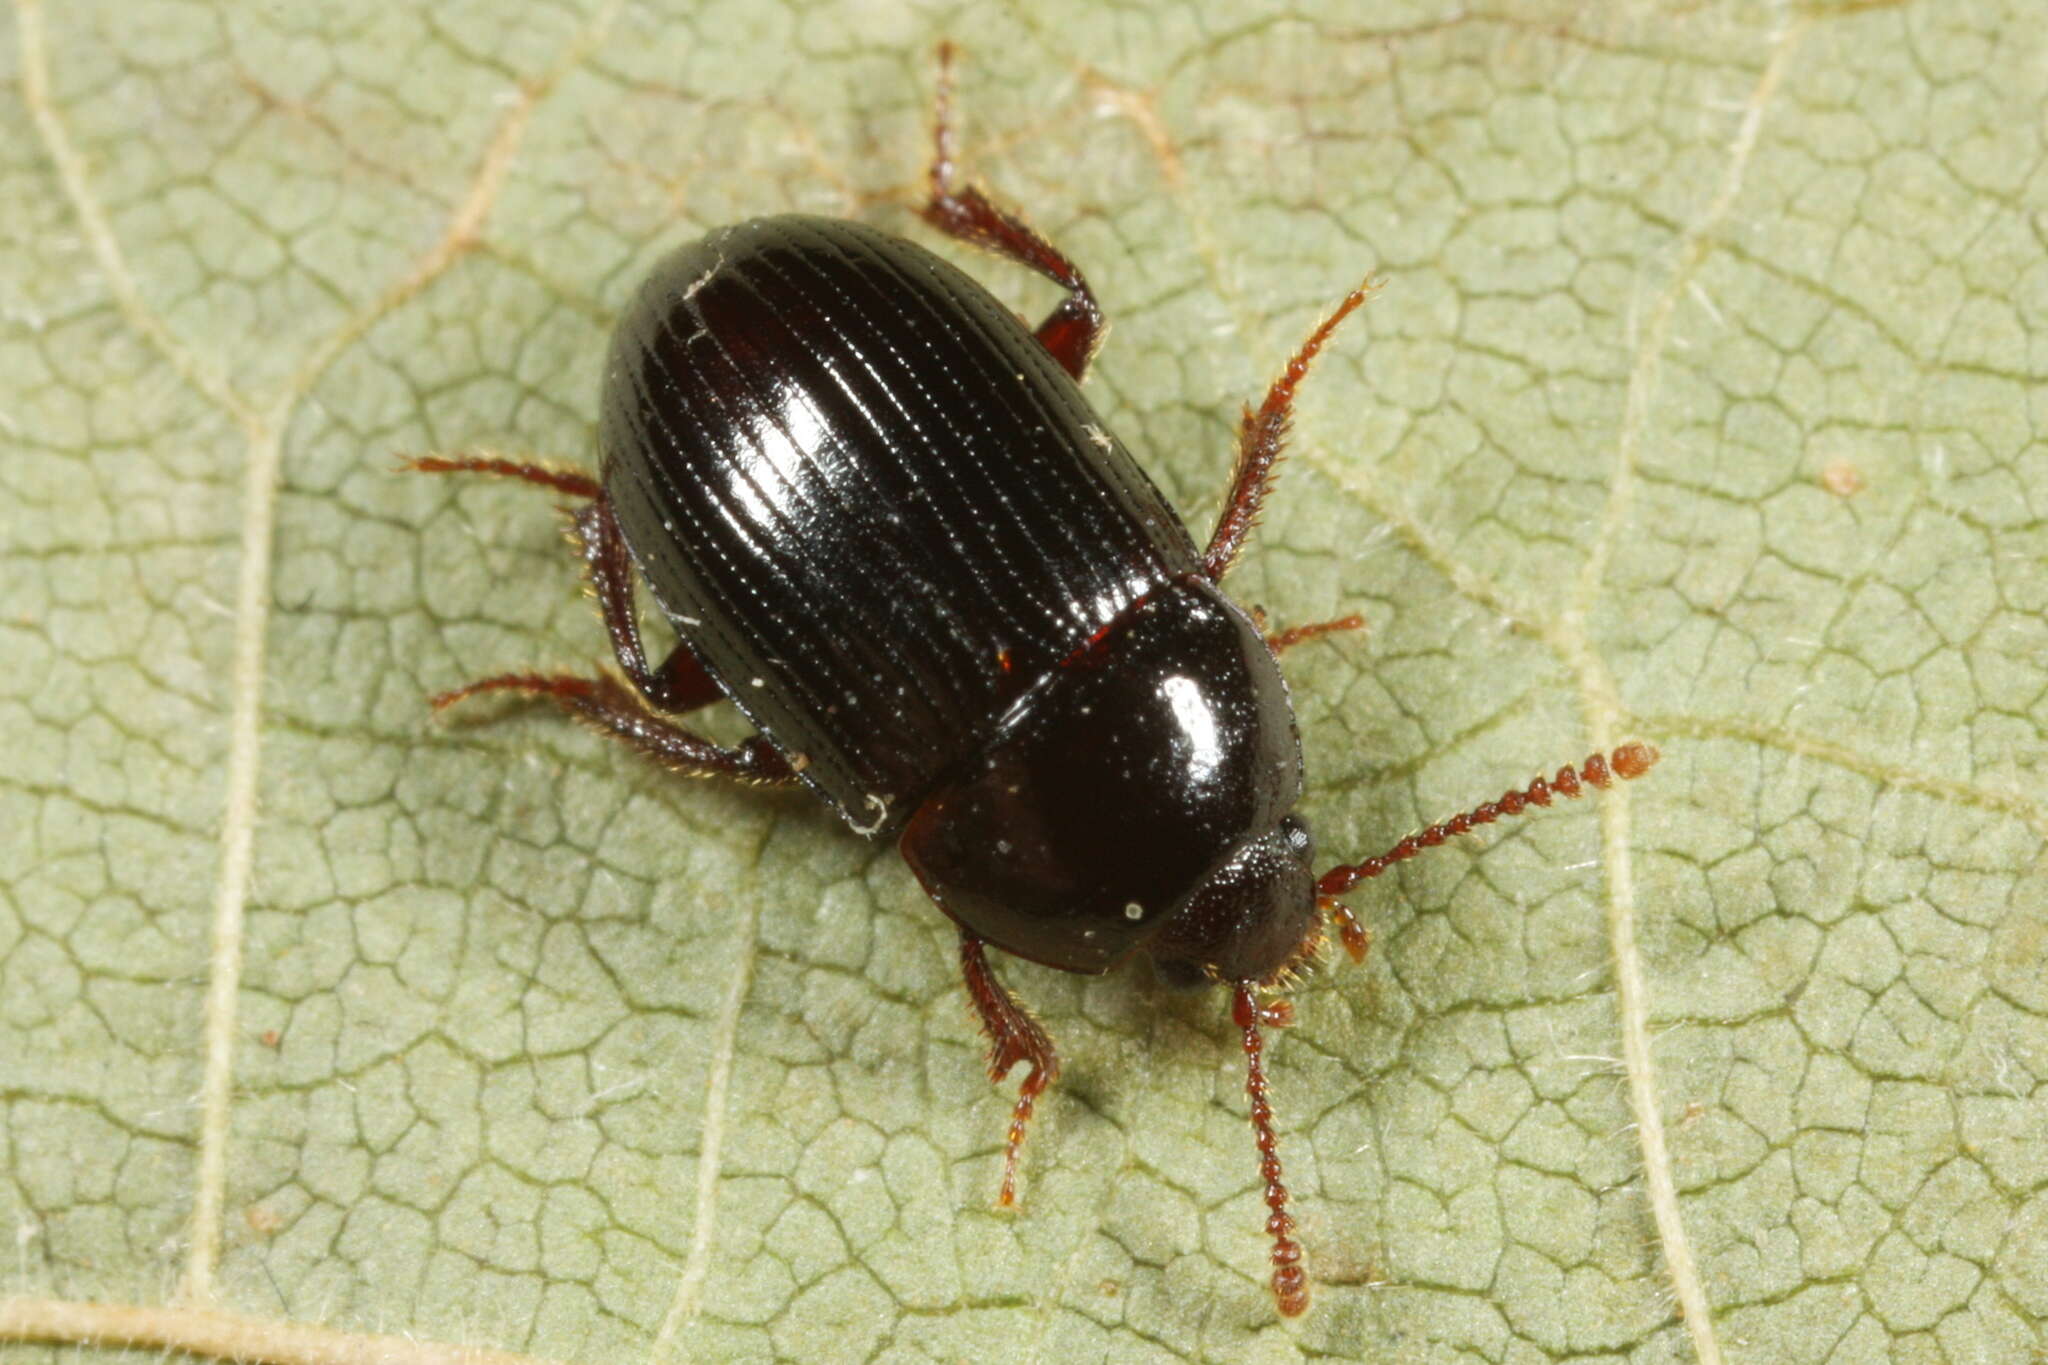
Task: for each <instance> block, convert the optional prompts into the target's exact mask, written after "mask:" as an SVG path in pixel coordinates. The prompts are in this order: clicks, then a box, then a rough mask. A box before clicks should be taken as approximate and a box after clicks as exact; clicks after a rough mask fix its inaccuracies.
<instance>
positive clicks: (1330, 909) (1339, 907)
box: [1316, 896, 1372, 962]
mask: <svg viewBox="0 0 2048 1365" xmlns="http://www.w3.org/2000/svg"><path fill="white" fill-rule="evenodd" d="M1316 903H1317V904H1318V905H1320V906H1321V907H1322V911H1323V913H1324V914H1326V915H1328V916H1329V917H1330V919H1331V921H1332V922H1333V923H1335V924H1336V926H1337V938H1338V939H1339V940H1340V941H1341V942H1342V943H1343V944H1344V955H1345V956H1346V957H1348V958H1350V959H1351V960H1352V961H1353V962H1363V961H1365V952H1366V949H1368V948H1370V947H1371V946H1372V933H1371V931H1370V930H1368V929H1367V928H1366V927H1365V926H1364V925H1363V924H1360V923H1359V922H1358V916H1357V915H1354V914H1352V913H1351V907H1350V906H1348V905H1346V904H1344V902H1342V901H1340V900H1338V899H1337V898H1336V897H1335V896H1322V897H1319V898H1318V899H1317V902H1316Z"/></svg>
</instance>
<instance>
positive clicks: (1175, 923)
mask: <svg viewBox="0 0 2048 1365" xmlns="http://www.w3.org/2000/svg"><path fill="white" fill-rule="evenodd" d="M1314 856H1315V841H1314V840H1312V839H1311V838H1310V837H1309V832H1308V824H1307V822H1306V821H1304V820H1303V819H1302V818H1301V817H1300V816H1298V815H1289V816H1287V817H1285V818H1284V819H1282V820H1281V821H1280V823H1279V824H1278V825H1275V826H1274V827H1273V828H1272V829H1271V830H1269V831H1267V832H1266V833H1265V834H1264V835H1262V836H1261V837H1259V838H1256V839H1251V840H1248V841H1246V843H1245V844H1244V845H1243V846H1242V847H1240V848H1239V849H1238V851H1237V853H1236V854H1235V855H1234V856H1232V857H1231V858H1230V859H1229V860H1228V861H1226V862H1224V863H1223V864H1222V865H1221V866H1219V867H1218V868H1216V870H1215V871H1213V872H1211V873H1210V874H1209V877H1208V879H1207V880H1206V881H1204V882H1203V883H1202V884H1201V885H1200V886H1199V887H1197V888H1196V890H1195V893H1194V894H1193V895H1192V896H1190V897H1188V899H1187V901H1186V903H1184V904H1183V905H1182V906H1181V908H1180V910H1179V912H1178V913H1177V914H1175V915H1174V916H1173V918H1172V919H1171V920H1169V921H1167V923H1166V925H1165V926H1164V927H1163V928H1162V929H1161V930H1160V931H1159V937H1157V938H1155V939H1153V940H1152V945H1151V951H1152V960H1153V962H1154V964H1156V965H1157V967H1158V969H1159V974H1160V976H1162V977H1163V978H1165V979H1166V981H1168V982H1169V983H1171V984H1172V985H1176V986H1200V985H1203V984H1205V983H1207V982H1212V981H1228V982H1239V981H1256V982H1260V983H1264V984H1272V983H1276V982H1278V981H1279V980H1281V979H1282V978H1284V977H1287V976H1289V975H1291V974H1292V973H1293V972H1294V971H1295V970H1296V969H1298V968H1300V967H1302V966H1303V965H1305V964H1306V963H1307V961H1308V960H1309V959H1310V958H1312V957H1314V956H1315V953H1316V949H1317V947H1318V946H1319V945H1320V944H1321V942H1322V917H1321V915H1320V914H1318V912H1317V909H1316V894H1315V882H1316V877H1315V873H1314V872H1313V871H1311V870H1310V868H1309V862H1310V860H1311V859H1312V858H1314Z"/></svg>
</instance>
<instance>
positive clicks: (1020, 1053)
mask: <svg viewBox="0 0 2048 1365" xmlns="http://www.w3.org/2000/svg"><path fill="white" fill-rule="evenodd" d="M960 969H961V972H962V974H963V975H964V976H965V977H966V978H967V995H968V998H969V999H971V1000H973V1001H974V1010H975V1013H976V1014H978V1015H980V1016H981V1029H982V1032H984V1033H986V1034H987V1035H988V1041H989V1048H988V1078H989V1079H990V1080H992V1081H1001V1080H1002V1079H1003V1077H1005V1076H1007V1075H1009V1074H1010V1068H1011V1067H1013V1066H1015V1065H1016V1064H1017V1063H1019V1062H1029V1063H1031V1074H1030V1075H1028V1076H1026V1077H1025V1078H1024V1083H1023V1085H1021V1086H1019V1087H1018V1090H1017V1107H1016V1109H1015V1110H1013V1111H1012V1112H1011V1114H1010V1133H1009V1139H1008V1142H1007V1144H1006V1145H1005V1147H1004V1149H1003V1188H1002V1193H1000V1194H998V1195H997V1196H996V1204H997V1206H998V1207H1001V1208H1006V1209H1007V1208H1011V1207H1013V1206H1014V1205H1015V1204H1016V1202H1017V1158H1018V1155H1019V1153H1021V1152H1022V1151H1023V1150H1024V1130H1025V1128H1026V1127H1027V1126H1028V1125H1029V1124H1030V1122H1031V1110H1032V1106H1033V1105H1035V1104H1036V1103H1037V1102H1038V1097H1039V1095H1040V1094H1042V1093H1043V1092H1044V1090H1045V1088H1046V1087H1047V1086H1048V1085H1051V1084H1052V1082H1053V1078H1054V1077H1056V1076H1058V1075H1059V1074H1060V1055H1059V1053H1058V1052H1056V1051H1055V1050H1054V1049H1053V1045H1052V1039H1051V1038H1050V1037H1049V1036H1047V1034H1046V1031H1045V1029H1044V1027H1043V1026H1041V1025H1040V1024H1039V1022H1038V1021H1037V1020H1036V1019H1034V1018H1032V1017H1031V1011H1029V1010H1027V1009H1025V1008H1024V1006H1023V1005H1022V1004H1020V1003H1019V1002H1018V1000H1017V997H1016V996H1014V995H1012V994H1010V992H1009V991H1008V990H1007V989H1005V988H1004V986H1003V983H1002V982H1000V981H998V980H996V978H995V974H994V973H993V972H991V971H990V970H989V966H988V959H987V958H986V957H984V956H983V955H982V951H981V940H980V939H978V938H976V937H975V936H974V935H972V934H970V933H968V932H967V931H966V930H965V929H962V930H961V931H960Z"/></svg>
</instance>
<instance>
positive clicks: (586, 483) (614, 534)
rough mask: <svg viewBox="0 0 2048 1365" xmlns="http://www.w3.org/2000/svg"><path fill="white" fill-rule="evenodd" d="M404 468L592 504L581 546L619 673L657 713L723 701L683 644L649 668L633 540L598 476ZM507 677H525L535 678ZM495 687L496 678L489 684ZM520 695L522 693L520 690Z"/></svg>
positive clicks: (465, 464) (423, 465)
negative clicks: (482, 478)
mask: <svg viewBox="0 0 2048 1365" xmlns="http://www.w3.org/2000/svg"><path fill="white" fill-rule="evenodd" d="M404 463H405V467H406V468H408V469H412V470H416V471H418V472H419V473H422V474H493V475H496V476H498V477H500V478H508V479H518V480H520V481H521V482H523V483H530V484H535V485H537V486H539V487H541V488H551V489H553V490H554V491H556V492H557V493H566V494H567V495H568V496H570V497H572V498H583V499H586V503H585V505H584V506H583V507H580V508H578V509H577V510H576V512H575V514H574V519H575V530H576V544H577V547H578V549H579V550H580V551H581V553H582V556H583V568H584V572H585V573H586V574H587V575H588V576H589V579H590V590H591V592H592V593H594V594H595V595H596V597H597V604H598V608H599V610H601V611H602V612H603V613H604V628H605V633H606V634H607V635H609V636H610V637H611V642H612V654H613V656H614V657H615V658H616V659H617V660H618V662H619V668H620V669H621V670H622V671H623V672H624V673H625V675H626V677H627V678H628V679H630V680H631V682H632V684H633V686H634V687H635V688H636V689H637V690H638V691H639V693H640V695H641V696H642V697H644V698H645V699H646V700H647V703H648V704H649V705H650V706H653V707H654V708H655V709H656V710H660V711H670V712H682V711H694V710H696V709H697V708H698V707H700V706H709V705H710V704H711V703H712V702H715V701H719V700H722V699H723V698H724V696H725V693H724V692H723V691H722V690H721V689H720V688H719V686H718V684H717V683H716V682H714V681H712V679H711V675H710V674H708V673H706V672H705V671H704V667H703V665H701V664H699V663H698V662H697V656H696V655H695V654H693V653H691V652H690V647H689V646H688V645H685V644H682V643H680V642H679V643H678V644H677V645H676V647H675V648H674V649H672V650H670V651H669V655H668V657H667V658H666V659H664V660H662V661H661V664H660V666H659V667H656V668H649V667H648V666H647V650H646V647H645V645H644V644H642V642H641V639H640V618H639V616H638V615H637V614H636V613H635V611H634V609H633V560H632V556H631V555H629V554H628V553H627V552H626V538H625V537H624V536H623V535H621V534H620V533H619V523H618V519H617V518H616V517H614V516H613V515H612V508H611V503H610V501H609V500H608V499H606V497H605V495H604V485H603V484H601V483H599V482H598V481H597V479H596V478H594V477H593V476H591V475H589V474H586V473H584V472H583V471H581V470H578V469H568V468H564V467H562V466H559V465H552V464H543V463H541V462H539V461H535V460H514V459H506V458H504V457H503V456H497V455H422V456H416V457H413V458H411V459H408V460H406V461H405V462H404ZM505 676H506V677H508V678H526V677H530V676H532V675H530V674H507V675H505ZM489 681H494V680H489V679H487V680H486V682H489ZM507 686H508V687H512V686H513V685H512V684H507ZM489 690H491V689H490V688H488V687H486V686H485V685H484V684H483V683H478V684H474V685H472V687H471V688H469V689H467V690H465V691H464V692H463V694H462V695H464V696H467V695H469V694H470V693H471V692H477V691H489ZM514 690H519V689H517V688H516V687H514ZM528 690H530V689H528ZM449 695H450V696H453V695H454V694H449Z"/></svg>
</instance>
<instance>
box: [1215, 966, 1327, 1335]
mask: <svg viewBox="0 0 2048 1365" xmlns="http://www.w3.org/2000/svg"><path fill="white" fill-rule="evenodd" d="M1252 989H1253V983H1251V982H1249V981H1240V982H1238V983H1237V988H1236V993H1235V995H1234V996H1233V997H1232V999H1231V1006H1230V1016H1231V1018H1232V1019H1233V1020H1235V1021H1236V1023H1237V1026H1238V1028H1240V1029H1242V1030H1243V1031H1244V1060H1245V1082H1244V1092H1245V1094H1247V1095H1249V1096H1250V1097H1251V1102H1252V1134H1253V1136H1254V1137H1256V1138H1257V1139H1258V1144H1259V1179H1261V1180H1263V1181H1264V1182H1265V1184H1266V1207H1267V1208H1268V1209H1269V1210H1271V1212H1269V1213H1268V1214H1267V1215H1266V1231H1267V1232H1268V1233H1270V1234H1272V1237H1273V1298H1274V1299H1275V1300H1276V1301H1277V1302H1278V1303H1279V1305H1280V1312H1281V1314H1282V1316H1284V1317H1290V1318H1298V1317H1300V1316H1301V1315H1302V1314H1303V1313H1306V1312H1307V1311H1308V1272H1307V1271H1306V1270H1305V1269H1303V1267H1302V1264H1301V1243H1299V1242H1297V1241H1295V1240H1294V1219H1293V1217H1292V1216H1291V1215H1290V1214H1289V1213H1288V1212H1287V1186H1286V1185H1285V1184H1283V1183H1282V1182H1281V1179H1280V1137H1279V1134H1277V1133H1276V1132H1274V1130H1273V1104H1272V1101H1271V1100H1269V1099H1267V1098H1266V1062H1265V1051H1266V1042H1265V1038H1264V1037H1263V1036H1262V1035H1261V1034H1260V1033H1259V1025H1261V1024H1264V1025H1266V1026H1267V1027H1268V1028H1285V1027H1287V1026H1288V1025H1289V1024H1291V1023H1293V1022H1294V1008H1293V1007H1292V1006H1291V1005H1289V1004H1288V1003H1287V1002H1286V1001H1285V1000H1275V1001H1272V1002H1271V1003H1269V1004H1264V1005H1262V1004H1260V1003H1259V1001H1258V998H1257V997H1256V996H1254V995H1253V994H1252Z"/></svg>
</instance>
